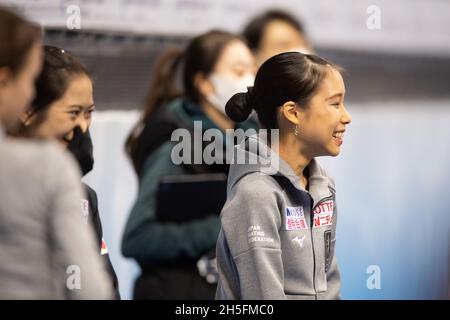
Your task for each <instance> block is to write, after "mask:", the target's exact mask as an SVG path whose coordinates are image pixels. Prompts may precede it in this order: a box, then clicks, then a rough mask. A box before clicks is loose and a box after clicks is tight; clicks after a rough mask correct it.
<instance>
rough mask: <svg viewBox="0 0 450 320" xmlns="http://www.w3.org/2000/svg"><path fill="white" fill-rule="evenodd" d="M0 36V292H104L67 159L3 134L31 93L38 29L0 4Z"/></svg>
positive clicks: (35, 295)
mask: <svg viewBox="0 0 450 320" xmlns="http://www.w3.org/2000/svg"><path fill="white" fill-rule="evenodd" d="M0 43H1V44H2V46H0V299H66V298H67V299H109V298H111V297H112V288H111V286H110V284H109V281H108V279H107V277H106V272H105V270H104V266H103V264H102V262H101V261H100V257H98V254H97V248H96V245H95V240H94V236H93V230H90V229H87V228H86V226H85V225H84V224H83V219H82V214H81V203H80V200H79V199H80V198H81V195H82V193H81V192H82V191H81V185H80V182H79V179H80V175H79V172H78V170H77V169H76V164H75V163H74V160H73V159H72V158H71V157H70V156H69V155H67V154H64V153H63V150H61V148H60V147H59V146H57V145H56V144H54V143H48V142H47V143H44V142H41V143H38V142H27V141H20V140H16V139H12V138H8V137H6V136H5V130H6V129H11V128H13V127H14V126H15V125H16V124H17V122H18V116H19V114H20V113H22V112H23V111H24V110H25V108H26V107H27V105H28V104H29V103H30V101H31V99H32V98H33V95H34V89H33V88H34V80H35V79H36V76H37V75H38V74H39V71H40V69H41V65H42V46H41V43H40V31H39V29H37V28H36V27H34V26H32V25H31V24H30V23H28V22H27V21H25V20H24V19H23V18H21V17H19V16H18V15H16V14H14V13H12V12H10V11H8V10H5V9H2V8H1V7H0Z"/></svg>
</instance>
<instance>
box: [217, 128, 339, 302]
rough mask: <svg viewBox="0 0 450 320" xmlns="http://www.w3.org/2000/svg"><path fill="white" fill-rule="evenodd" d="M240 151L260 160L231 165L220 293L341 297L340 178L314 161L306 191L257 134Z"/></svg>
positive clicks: (221, 236) (219, 246) (235, 296)
mask: <svg viewBox="0 0 450 320" xmlns="http://www.w3.org/2000/svg"><path fill="white" fill-rule="evenodd" d="M258 150H259V152H258ZM235 153H236V154H238V155H240V156H241V157H242V156H245V157H247V158H246V159H249V158H252V157H253V159H257V160H258V163H256V164H237V163H234V164H231V165H230V173H229V176H228V197H227V202H226V203H225V206H224V208H223V210H222V212H221V222H222V228H221V231H220V233H219V238H218V242H217V265H218V272H219V283H218V287H217V292H216V299H339V298H340V275H339V270H338V265H337V260H336V257H335V254H334V251H335V242H336V221H337V207H336V197H335V193H336V192H335V187H334V181H333V180H332V179H331V178H330V177H328V175H327V174H326V172H325V171H324V169H322V168H321V166H320V165H319V163H318V162H317V161H316V160H315V159H313V160H312V161H311V163H310V164H309V165H308V169H309V176H310V177H309V183H308V184H309V188H308V189H309V190H308V191H306V190H304V189H303V188H302V187H301V186H300V179H299V177H298V176H297V175H296V174H295V173H294V171H293V170H292V169H291V167H290V166H289V165H288V164H287V163H286V162H285V161H283V160H282V159H281V158H280V157H279V156H278V155H277V153H275V152H274V151H273V150H271V149H270V148H268V147H267V145H266V144H265V143H263V142H261V139H259V136H257V135H255V136H251V137H249V138H247V139H246V140H245V141H244V142H242V143H241V144H240V145H239V146H237V148H236V150H235ZM235 162H236V156H235ZM247 162H248V161H247ZM268 169H269V170H268Z"/></svg>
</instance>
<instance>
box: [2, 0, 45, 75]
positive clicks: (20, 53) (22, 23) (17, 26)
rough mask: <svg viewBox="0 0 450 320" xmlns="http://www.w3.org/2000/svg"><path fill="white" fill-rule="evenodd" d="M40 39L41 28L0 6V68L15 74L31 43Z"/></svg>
mask: <svg viewBox="0 0 450 320" xmlns="http://www.w3.org/2000/svg"><path fill="white" fill-rule="evenodd" d="M40 39H41V30H40V28H39V27H38V26H37V25H34V24H32V23H30V22H28V21H26V20H25V19H23V18H22V17H20V16H19V15H17V14H15V13H13V12H11V11H9V10H6V9H4V8H2V7H1V6H0V68H3V67H7V68H9V70H10V71H11V72H12V74H13V75H15V74H17V73H18V72H19V71H20V69H21V67H22V65H23V63H24V61H25V59H26V57H27V54H28V53H29V51H30V49H31V48H32V46H33V44H34V43H36V42H37V41H39V40H40Z"/></svg>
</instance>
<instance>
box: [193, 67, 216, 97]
mask: <svg viewBox="0 0 450 320" xmlns="http://www.w3.org/2000/svg"><path fill="white" fill-rule="evenodd" d="M194 85H195V87H196V88H197V90H198V91H199V92H200V93H201V95H202V96H203V97H207V96H209V95H211V94H213V93H214V86H213V84H212V83H211V81H210V80H209V79H208V78H206V77H205V75H204V74H202V73H197V74H196V75H195V77H194Z"/></svg>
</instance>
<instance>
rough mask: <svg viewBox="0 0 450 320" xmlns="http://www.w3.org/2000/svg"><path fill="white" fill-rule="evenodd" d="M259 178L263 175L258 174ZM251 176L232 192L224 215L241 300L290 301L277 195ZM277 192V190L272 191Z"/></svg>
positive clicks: (224, 227) (242, 180) (245, 178)
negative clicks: (283, 259)
mask: <svg viewBox="0 0 450 320" xmlns="http://www.w3.org/2000/svg"><path fill="white" fill-rule="evenodd" d="M258 174H259V173H258ZM254 176H255V174H250V175H248V176H246V177H244V178H242V179H241V181H240V182H238V184H237V185H236V186H235V187H234V188H233V189H232V191H231V195H230V200H229V201H228V202H227V204H226V205H225V207H224V209H223V210H222V213H221V219H222V228H223V232H224V234H225V238H226V240H227V242H228V246H229V249H230V253H231V255H232V258H233V261H234V263H235V265H236V269H237V272H238V277H237V278H238V279H239V287H240V294H241V297H240V298H241V299H251V300H259V299H286V295H285V293H284V274H283V264H282V259H281V246H280V236H279V230H280V228H281V216H280V209H279V207H278V201H277V194H276V192H274V191H271V190H270V188H265V186H264V184H265V183H270V182H267V181H261V179H259V180H255V179H252V178H253V177H254ZM272 190H273V189H272Z"/></svg>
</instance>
